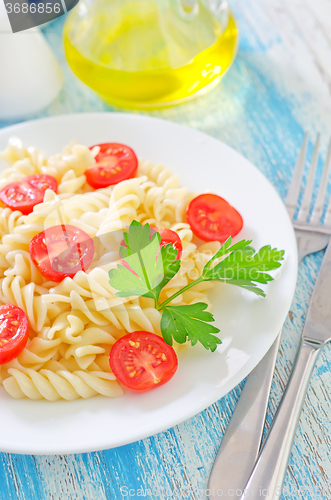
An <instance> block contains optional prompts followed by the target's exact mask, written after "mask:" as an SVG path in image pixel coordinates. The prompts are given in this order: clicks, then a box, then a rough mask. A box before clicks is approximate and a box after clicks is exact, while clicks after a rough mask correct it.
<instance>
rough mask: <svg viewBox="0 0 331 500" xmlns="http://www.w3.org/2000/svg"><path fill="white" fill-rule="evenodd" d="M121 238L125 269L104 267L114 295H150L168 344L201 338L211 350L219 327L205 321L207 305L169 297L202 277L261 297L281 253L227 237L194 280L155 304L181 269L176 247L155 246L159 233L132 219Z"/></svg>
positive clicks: (282, 255)
mask: <svg viewBox="0 0 331 500" xmlns="http://www.w3.org/2000/svg"><path fill="white" fill-rule="evenodd" d="M124 241H125V245H121V248H120V252H121V258H122V260H123V261H124V262H125V263H126V266H128V267H125V266H124V265H120V264H119V265H118V266H117V268H116V269H111V270H110V271H109V278H110V280H109V282H110V284H111V286H112V287H113V288H115V289H116V290H118V292H117V293H116V295H117V296H118V297H132V296H143V297H149V298H152V299H153V300H154V303H155V308H156V309H158V310H159V311H162V318H161V332H162V335H163V338H164V340H165V341H166V342H167V343H168V344H170V345H172V342H173V340H175V341H176V342H178V343H179V344H183V343H185V342H186V341H188V340H189V341H191V344H192V345H195V344H196V343H197V342H200V343H201V344H202V345H203V346H204V347H205V348H206V349H210V350H211V351H215V349H216V348H217V345H218V344H221V343H222V342H221V340H220V339H219V338H218V337H216V336H215V334H216V333H218V332H219V331H220V330H219V329H218V328H216V327H215V326H213V325H211V324H210V323H212V322H213V321H214V317H213V315H212V314H210V313H209V312H207V311H205V309H206V308H207V304H205V303H203V302H198V303H196V304H190V305H178V306H177V305H170V303H171V302H172V301H173V299H175V298H176V297H178V296H179V295H181V294H182V293H183V292H185V291H187V290H189V289H190V288H192V287H193V286H195V285H197V284H198V283H202V282H203V281H220V282H222V283H227V284H230V285H236V286H240V287H242V288H244V289H246V290H249V291H251V292H254V293H255V294H256V295H260V296H262V297H265V293H264V291H263V290H262V289H261V288H259V287H258V286H257V284H258V283H259V284H267V283H268V282H269V281H272V280H273V278H272V277H271V276H270V275H269V274H267V271H272V270H274V269H277V268H279V267H280V266H281V261H282V260H283V257H284V251H282V250H281V251H279V250H277V249H272V248H271V247H270V246H264V247H262V248H261V249H260V250H259V251H258V252H255V250H254V249H253V248H252V247H251V246H250V244H251V243H252V241H248V240H242V241H239V242H238V243H235V244H234V245H232V246H231V237H230V238H229V239H228V240H227V241H226V242H225V243H224V244H223V245H222V246H221V248H220V249H219V250H218V252H216V254H215V255H214V256H213V257H212V258H211V259H210V260H209V261H208V262H207V264H206V265H205V267H204V269H203V272H202V274H201V276H200V277H199V278H197V279H196V280H195V281H192V283H189V284H188V285H186V286H185V287H183V288H182V289H181V290H179V291H178V292H176V293H174V294H173V295H172V296H171V297H169V298H168V299H167V300H165V301H164V302H162V303H159V297H160V292H161V290H162V288H163V287H164V286H165V285H166V284H167V283H169V281H170V280H171V279H172V278H173V277H174V276H175V275H176V274H177V272H178V271H179V269H180V265H181V263H180V260H175V258H176V256H177V249H175V248H174V247H173V245H172V244H171V243H169V244H168V245H166V246H162V247H161V248H160V241H161V238H160V234H159V233H157V232H156V233H154V234H153V235H152V237H151V228H150V226H149V224H145V225H142V224H141V223H140V222H137V221H133V222H132V223H131V225H130V227H129V230H128V232H127V233H124ZM218 259H220V260H218ZM217 260H218V261H217ZM215 261H217V262H216V263H215Z"/></svg>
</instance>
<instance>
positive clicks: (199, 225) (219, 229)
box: [186, 194, 243, 242]
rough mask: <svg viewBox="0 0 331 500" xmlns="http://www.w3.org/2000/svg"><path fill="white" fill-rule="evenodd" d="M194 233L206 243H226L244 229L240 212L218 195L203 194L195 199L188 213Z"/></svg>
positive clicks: (188, 208) (188, 219)
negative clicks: (230, 237)
mask: <svg viewBox="0 0 331 500" xmlns="http://www.w3.org/2000/svg"><path fill="white" fill-rule="evenodd" d="M186 218H187V221H188V223H189V224H190V226H191V229H192V231H193V233H194V234H195V235H196V236H198V238H201V239H202V240H204V241H220V242H224V241H226V240H227V239H228V238H229V236H235V235H236V234H238V233H239V231H241V229H242V227H243V219H242V217H241V215H240V213H239V212H237V210H236V209H235V208H233V207H232V206H231V205H230V204H229V203H228V202H227V201H226V200H224V199H223V198H221V197H220V196H217V195H216V194H201V195H200V196H197V197H196V198H194V199H193V200H192V201H191V203H190V204H189V206H188V207H187V211H186Z"/></svg>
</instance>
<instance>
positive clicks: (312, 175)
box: [298, 134, 320, 222]
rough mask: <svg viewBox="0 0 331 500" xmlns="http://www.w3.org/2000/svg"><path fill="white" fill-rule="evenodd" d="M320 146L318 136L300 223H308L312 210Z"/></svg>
mask: <svg viewBox="0 0 331 500" xmlns="http://www.w3.org/2000/svg"><path fill="white" fill-rule="evenodd" d="M319 144H320V134H318V135H317V139H316V143H315V148H314V153H313V159H312V161H311V166H310V172H309V177H308V180H307V184H306V189H305V194H304V196H303V201H302V204H301V208H300V211H299V215H298V221H299V222H306V221H307V218H308V215H309V208H310V203H311V197H312V194H313V189H314V182H315V174H316V167H317V162H318V148H319Z"/></svg>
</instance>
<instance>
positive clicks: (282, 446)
mask: <svg viewBox="0 0 331 500" xmlns="http://www.w3.org/2000/svg"><path fill="white" fill-rule="evenodd" d="M321 347H322V346H321V345H317V346H313V345H311V344H309V343H308V342H306V341H304V340H301V345H300V349H299V352H298V355H297V358H296V361H295V366H294V368H293V370H292V373H291V377H290V381H289V383H288V385H287V388H286V391H285V393H284V396H283V398H282V400H281V403H280V405H279V407H278V410H277V413H276V416H275V418H274V421H273V425H272V427H271V429H270V431H269V433H268V435H267V438H266V440H265V443H264V445H263V447H262V449H261V452H260V454H259V457H258V459H257V461H256V463H255V466H254V469H253V471H252V473H251V475H250V478H249V480H248V482H247V485H246V487H245V489H244V492H243V494H242V496H241V497H240V500H247V498H250V499H256V500H257V499H259V500H261V498H262V497H263V498H265V499H268V500H275V499H279V497H280V495H281V491H282V486H283V482H284V477H285V473H286V468H287V464H288V461H289V457H290V454H291V448H292V444H293V440H294V437H295V433H296V430H297V426H298V423H299V419H300V413H301V410H302V406H303V403H304V400H305V396H306V392H307V389H308V385H309V381H310V378H311V374H312V371H313V368H314V365H315V363H316V360H317V357H318V355H319V353H320V350H321Z"/></svg>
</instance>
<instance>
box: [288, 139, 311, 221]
mask: <svg viewBox="0 0 331 500" xmlns="http://www.w3.org/2000/svg"><path fill="white" fill-rule="evenodd" d="M307 145H308V132H306V133H305V136H304V138H303V141H302V146H301V151H300V154H299V156H298V159H297V163H296V165H295V169H294V173H293V177H292V182H291V185H290V187H289V190H288V193H287V196H286V201H285V205H286V208H287V211H288V214H289V216H290V217H291V219H293V216H294V213H295V209H296V205H297V201H298V198H299V193H300V184H301V178H302V173H303V168H304V166H305V160H306V153H307Z"/></svg>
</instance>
